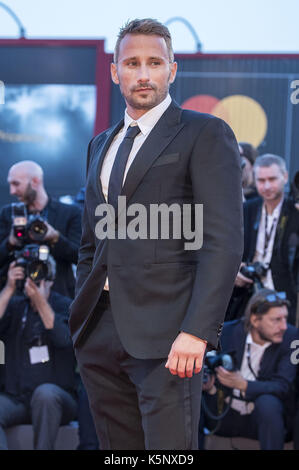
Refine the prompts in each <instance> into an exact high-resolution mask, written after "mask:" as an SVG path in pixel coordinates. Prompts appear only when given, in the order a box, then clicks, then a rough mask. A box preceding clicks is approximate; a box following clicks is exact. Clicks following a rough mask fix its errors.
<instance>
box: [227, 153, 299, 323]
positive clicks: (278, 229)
mask: <svg viewBox="0 0 299 470" xmlns="http://www.w3.org/2000/svg"><path fill="white" fill-rule="evenodd" d="M254 175H255V184H256V188H257V191H258V193H259V197H258V198H254V199H251V200H249V201H246V202H245V204H244V254H243V263H242V264H244V265H245V264H248V263H251V262H254V261H258V262H261V263H262V264H263V265H265V267H266V268H268V269H267V273H266V275H265V276H263V277H262V282H263V285H264V286H265V287H268V288H270V289H276V290H278V291H285V292H286V294H287V298H288V299H289V301H290V302H291V306H290V309H289V319H288V321H289V323H291V324H295V313H296V303H297V297H296V296H297V294H296V291H297V286H296V279H297V271H298V240H299V211H298V210H297V209H296V207H295V205H294V202H293V201H292V200H290V199H288V197H287V196H286V195H285V194H284V187H285V185H286V183H287V181H288V173H287V170H286V166H285V161H284V160H283V159H282V158H281V157H279V156H278V155H272V154H266V155H261V156H260V157H257V159H256V161H255V164H254ZM252 282H253V281H252V280H251V279H249V278H248V277H246V276H244V275H243V274H242V273H241V272H239V273H238V275H237V278H236V281H235V285H236V288H235V290H234V294H233V297H232V298H233V299H238V298H239V299H242V298H244V299H245V298H246V297H247V296H249V297H250V287H251V286H252ZM247 293H248V295H247ZM231 305H232V301H231ZM229 311H230V310H229ZM243 311H244V310H243ZM241 314H242V308H240V312H239V316H241ZM227 319H232V318H229V317H227Z"/></svg>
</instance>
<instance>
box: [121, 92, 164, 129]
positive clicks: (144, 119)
mask: <svg viewBox="0 0 299 470" xmlns="http://www.w3.org/2000/svg"><path fill="white" fill-rule="evenodd" d="M170 103H171V97H170V95H169V94H168V95H167V96H166V98H165V99H164V100H163V101H161V103H159V104H158V105H157V106H155V107H154V108H152V109H150V110H149V111H147V112H146V113H145V114H143V115H142V116H141V117H140V118H139V119H137V120H136V121H135V120H134V119H133V118H131V116H129V114H128V112H127V109H126V110H125V119H124V128H123V131H124V132H126V131H127V129H128V127H129V126H130V125H131V124H132V122H134V123H135V122H136V123H137V124H138V126H139V129H140V131H141V132H142V134H143V135H147V134H148V133H149V132H150V131H151V130H152V129H153V127H154V126H155V124H156V123H157V122H158V121H159V119H160V117H161V116H162V114H163V113H164V112H165V111H166V109H167V108H168V106H169V105H170Z"/></svg>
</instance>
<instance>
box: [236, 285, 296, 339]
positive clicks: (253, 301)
mask: <svg viewBox="0 0 299 470" xmlns="http://www.w3.org/2000/svg"><path fill="white" fill-rule="evenodd" d="M280 294H281V293H280V292H277V291H275V290H272V289H267V288H264V289H260V290H259V291H257V292H256V293H255V294H253V296H252V297H251V298H250V299H249V302H248V304H247V306H246V309H245V313H244V318H245V323H244V327H245V330H246V331H249V330H250V327H251V323H250V317H251V315H253V314H254V315H261V316H262V315H265V314H266V313H267V312H269V310H270V309H271V308H273V307H283V306H284V305H285V306H286V307H287V308H288V307H290V302H289V301H288V300H287V298H286V297H285V298H283V296H280Z"/></svg>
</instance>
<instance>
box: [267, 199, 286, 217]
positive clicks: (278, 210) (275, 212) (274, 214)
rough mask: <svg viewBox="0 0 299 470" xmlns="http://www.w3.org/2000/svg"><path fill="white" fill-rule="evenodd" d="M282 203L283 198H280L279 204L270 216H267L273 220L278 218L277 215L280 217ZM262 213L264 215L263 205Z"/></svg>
mask: <svg viewBox="0 0 299 470" xmlns="http://www.w3.org/2000/svg"><path fill="white" fill-rule="evenodd" d="M283 201H284V196H282V198H281V200H280V202H279V204H278V205H277V206H276V207H275V209H274V211H273V212H272V214H271V215H269V217H273V218H276V219H278V217H279V215H280V211H281V207H282V204H283ZM263 211H264V213H265V214H266V206H265V204H263Z"/></svg>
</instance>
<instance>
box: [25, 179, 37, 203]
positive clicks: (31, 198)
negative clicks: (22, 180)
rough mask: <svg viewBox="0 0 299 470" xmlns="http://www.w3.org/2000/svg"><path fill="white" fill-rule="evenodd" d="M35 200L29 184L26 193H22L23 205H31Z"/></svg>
mask: <svg viewBox="0 0 299 470" xmlns="http://www.w3.org/2000/svg"><path fill="white" fill-rule="evenodd" d="M35 199H36V191H35V189H33V188H32V186H31V184H30V183H28V185H27V188H26V191H25V193H24V203H25V204H27V205H30V204H33V203H34V201H35Z"/></svg>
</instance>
